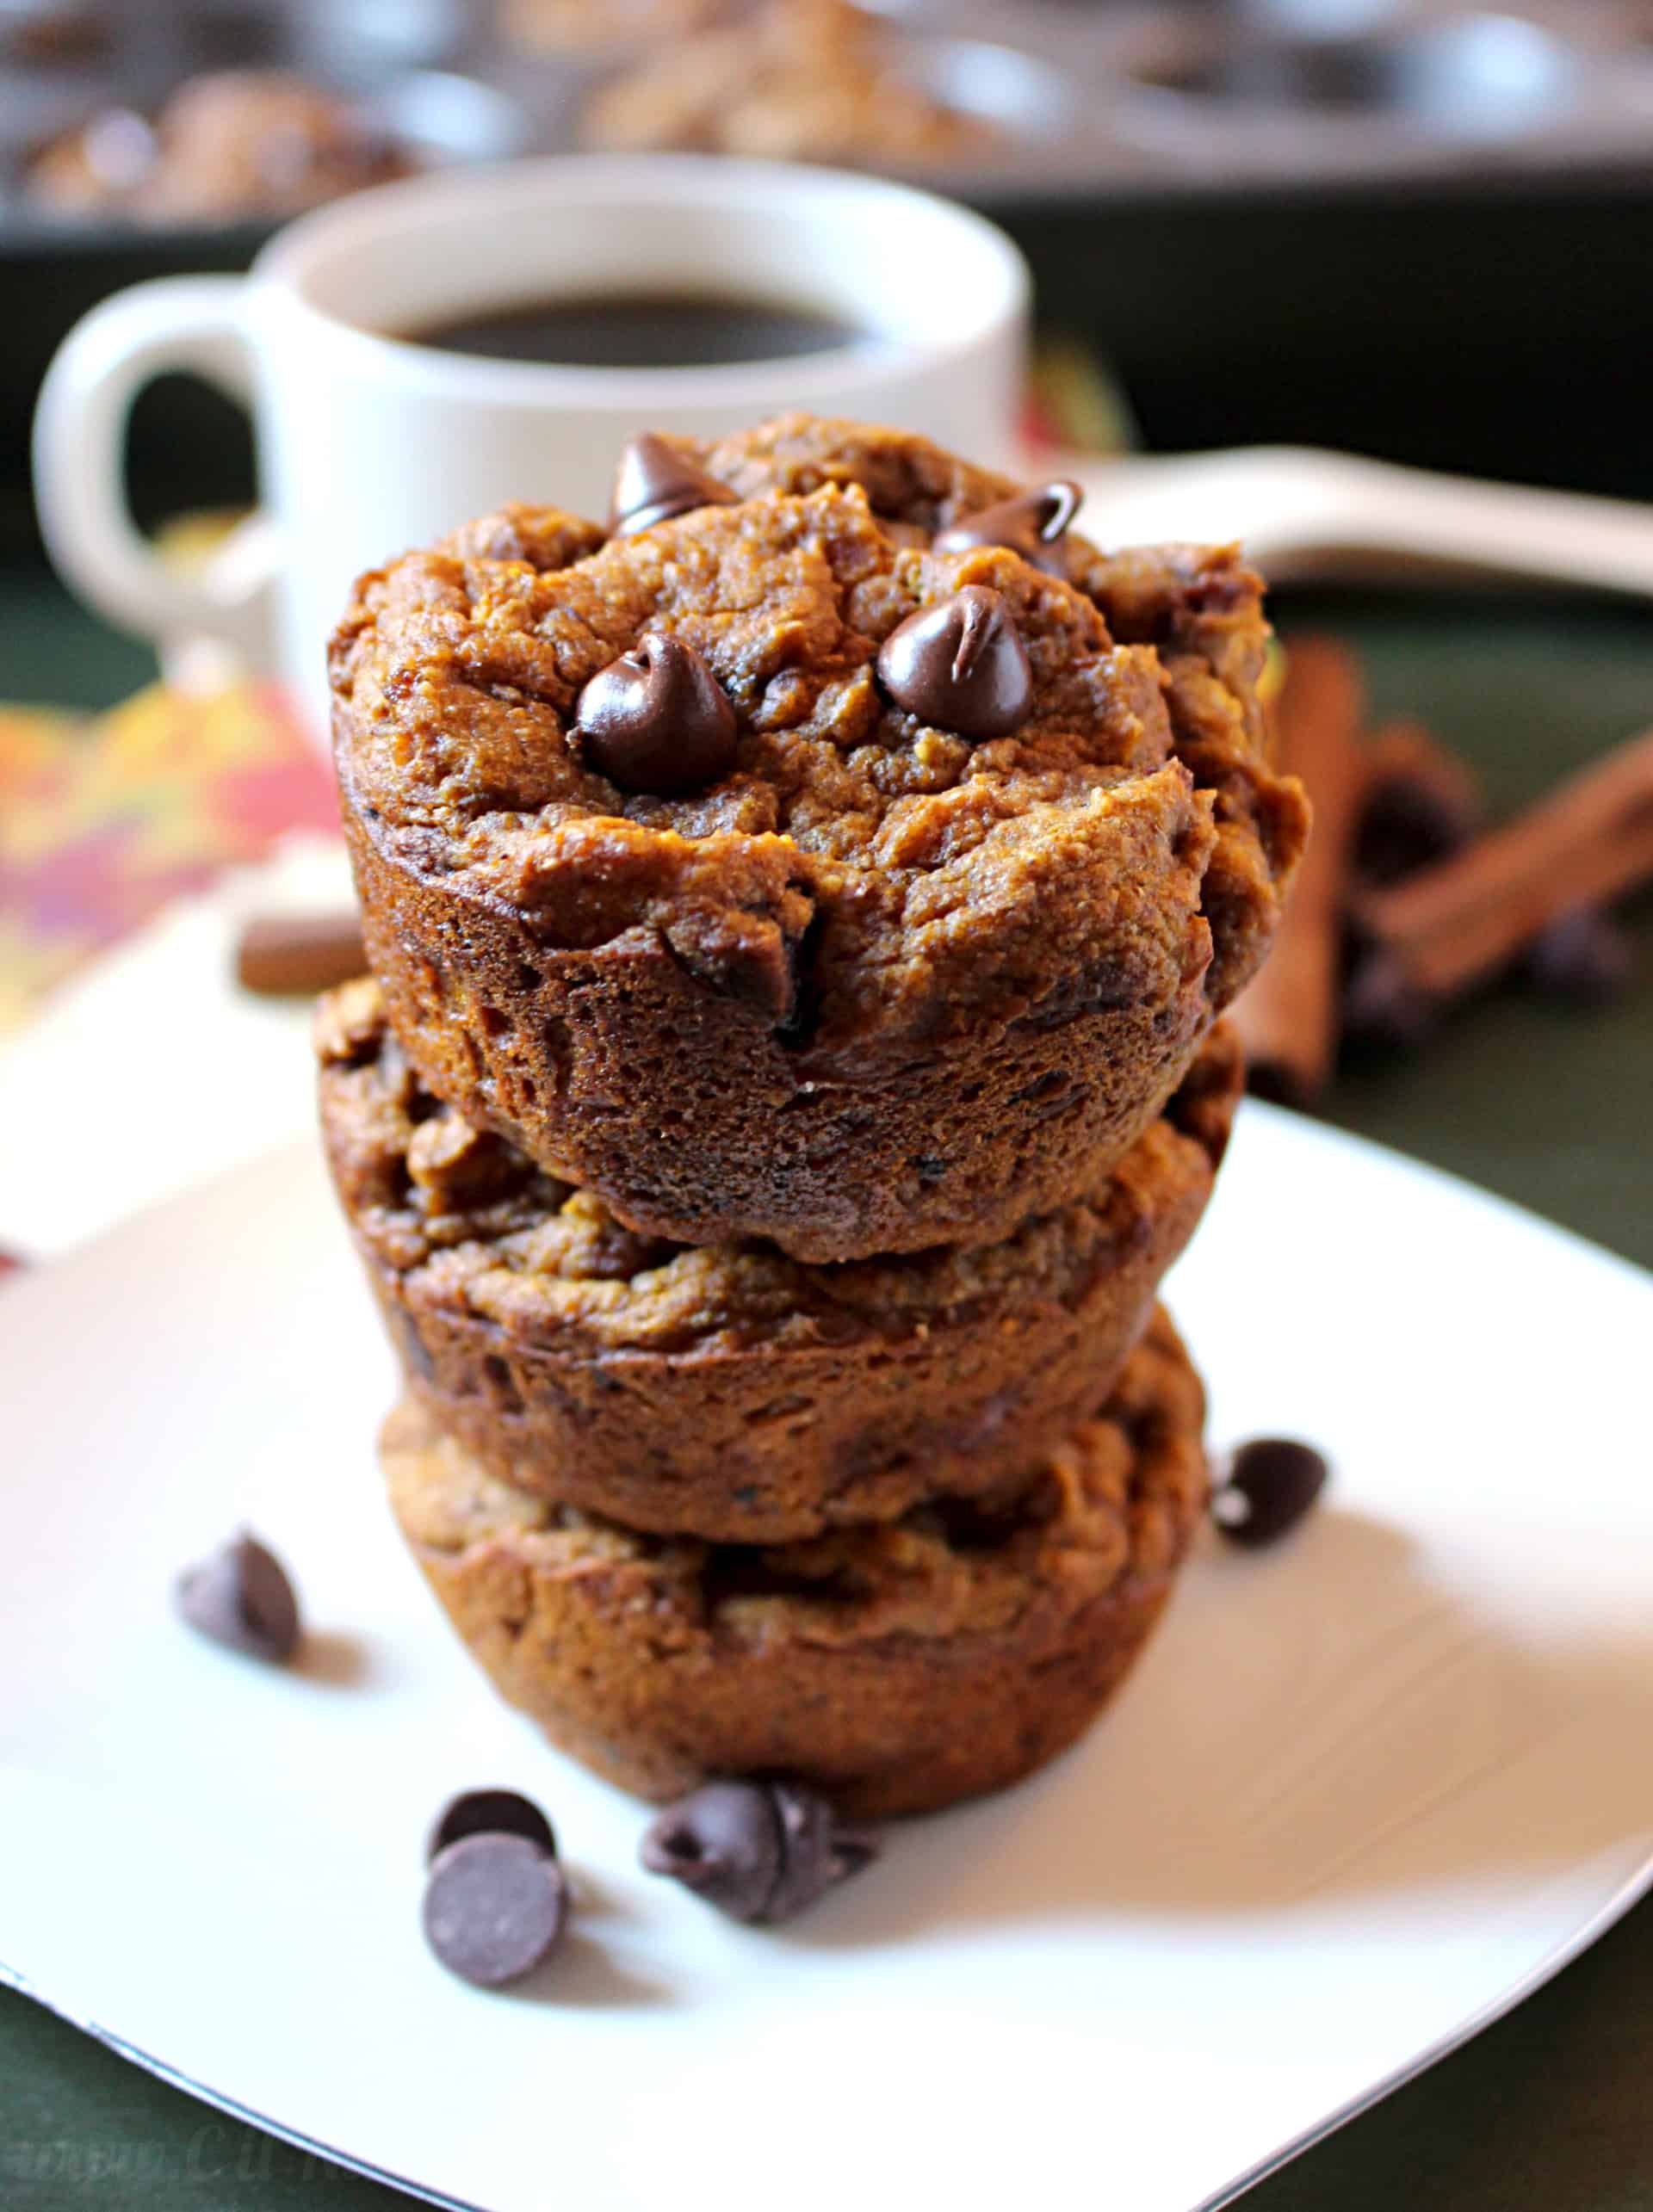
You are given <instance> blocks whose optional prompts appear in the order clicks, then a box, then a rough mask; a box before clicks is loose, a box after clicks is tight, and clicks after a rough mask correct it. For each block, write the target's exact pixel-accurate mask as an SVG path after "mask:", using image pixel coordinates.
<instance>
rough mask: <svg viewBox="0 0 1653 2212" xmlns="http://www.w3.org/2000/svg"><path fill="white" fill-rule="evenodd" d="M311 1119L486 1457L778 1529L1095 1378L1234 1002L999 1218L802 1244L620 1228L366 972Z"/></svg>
mask: <svg viewBox="0 0 1653 2212" xmlns="http://www.w3.org/2000/svg"><path fill="white" fill-rule="evenodd" d="M318 1042H319V1050H320V1054H321V1084H320V1088H321V1119H322V1128H323V1132H324V1135H325V1142H326V1148H327V1152H328V1157H329V1159H330V1161H331V1165H332V1170H333V1174H334V1178H335V1181H336V1183H337V1189H338V1192H339V1196H340V1198H341V1200H342V1202H343V1204H344V1211H345V1214H346V1215H347V1216H348V1218H349V1220H350V1226H351V1230H352V1233H353V1234H354V1237H355V1239H356V1245H357V1248H358V1250H359V1251H360V1252H361V1255H362V1259H363V1261H364V1263H365V1264H366V1267H367V1270H368V1276H369V1279H370V1281H371V1282H372V1284H373V1287H374V1289H375V1293H376V1294H377V1296H378V1299H379V1302H380V1306H381V1310H382V1312H383V1313H384V1316H385V1319H386V1321H387V1325H388V1327H389V1331H390V1334H391V1337H392V1339H393V1343H394V1344H395V1345H396V1347H397V1350H398V1351H399V1356H400V1358H401V1362H402V1365H403V1369H404V1372H405V1375H406V1380H407V1383H408V1386H409V1389H410V1392H411V1394H412V1396H413V1397H414V1398H415V1399H417V1400H418V1403H419V1404H420V1405H421V1406H423V1407H424V1410H425V1411H426V1412H429V1413H430V1415H431V1416H432V1418H434V1420H435V1421H436V1424H438V1425H439V1426H440V1427H442V1428H443V1429H444V1430H449V1431H450V1432H451V1433H452V1434H453V1435H454V1436H455V1437H457V1438H458V1439H459V1440H460V1441H461V1443H463V1444H464V1445H465V1446H466V1447H467V1449H468V1450H469V1451H470V1452H471V1453H473V1454H474V1455H475V1457H476V1459H477V1460H478V1461H479V1462H480V1465H481V1466H482V1467H485V1468H486V1470H487V1471H488V1472H489V1473H490V1474H493V1475H495V1476H497V1477H499V1478H501V1479H503V1480H507V1481H510V1482H512V1483H514V1484H516V1485H517V1486H518V1487H519V1488H521V1489H523V1490H528V1491H531V1492H536V1493H537V1494H539V1495H542V1496H545V1497H548V1498H554V1499H558V1500H560V1501H562V1502H564V1503H566V1504H569V1505H576V1506H579V1507H582V1508H585V1509H586V1510H588V1511H593V1512H597V1513H604V1514H609V1515H612V1516H613V1517H615V1518H616V1519H617V1520H621V1521H623V1522H626V1523H628V1524H630V1525H631V1526H633V1527H635V1528H638V1529H658V1530H662V1531H666V1532H667V1533H672V1532H680V1533H684V1534H689V1535H699V1536H703V1537H707V1538H709V1539H712V1540H714V1541H719V1542H735V1543H779V1542H789V1541H792V1540H794V1539H797V1538H801V1537H807V1536H810V1535H816V1534H818V1533H820V1531H821V1530H823V1529H828V1528H832V1527H835V1526H841V1525H843V1524H844V1523H853V1522H863V1521H870V1520H887V1519H890V1518H894V1517H897V1516H899V1515H901V1513H904V1512H906V1511H907V1510H908V1508H909V1507H911V1506H912V1505H914V1504H915V1503H916V1502H918V1501H919V1499H920V1498H923V1497H924V1496H926V1494H929V1493H931V1492H936V1491H942V1492H948V1493H950V1494H952V1495H955V1496H958V1497H972V1496H980V1495H981V1494H982V1493H984V1492H992V1491H994V1490H995V1489H997V1488H999V1487H1000V1486H1002V1485H1003V1484H1004V1483H1005V1482H1006V1481H1007V1480H1013V1479H1014V1477H1015V1476H1016V1475H1017V1474H1018V1473H1020V1472H1021V1471H1022V1470H1024V1469H1025V1468H1026V1467H1027V1466H1028V1465H1029V1464H1030V1463H1031V1461H1032V1460H1033V1459H1034V1458H1035V1457H1036V1456H1037V1454H1038V1453H1039V1452H1041V1451H1043V1450H1045V1449H1049V1448H1051V1447H1053V1446H1054V1445H1056V1443H1059V1442H1060V1441H1061V1439H1062V1437H1064V1436H1065V1435H1067V1434H1068V1432H1069V1431H1070V1430H1072V1429H1073V1428H1074V1426H1075V1425H1076V1424H1078V1423H1079V1422H1080V1421H1081V1420H1082V1419H1083V1418H1085V1417H1086V1416H1087V1415H1088V1414H1089V1413H1091V1412H1093V1411H1094V1409H1095V1407H1096V1406H1098V1405H1099V1404H1100V1403H1101V1401H1102V1399H1104V1398H1105V1396H1106V1394H1107V1393H1108V1391H1109V1389H1110V1388H1111V1386H1112V1384H1113V1382H1114V1380H1115V1378H1116V1376H1117V1374H1118V1372H1119V1369H1120V1368H1121V1366H1122V1365H1123V1363H1124V1359H1125V1357H1126V1356H1127V1354H1128V1353H1129V1351H1130V1348H1131V1346H1132V1345H1133V1344H1135V1343H1136V1339H1137V1338H1138V1337H1139V1336H1140V1334H1141V1333H1142V1328H1143V1325H1144V1324H1145V1323H1146V1321H1147V1319H1148V1313H1149V1310H1150V1308H1151V1306H1152V1303H1153V1300H1154V1294H1155V1290H1156V1288H1158V1285H1159V1282H1160V1280H1161V1276H1163V1275H1164V1273H1165V1271H1166V1270H1167V1267H1169V1266H1170V1264H1171V1263H1172V1262H1173V1260H1174V1259H1175V1258H1176V1257H1177V1255H1178V1254H1179V1252H1180V1251H1181V1250H1182V1248H1183V1246H1184V1245H1186V1242H1187V1240H1188V1239H1189V1237H1190V1236H1191V1235H1192V1233H1193V1230H1194V1227H1195V1226H1196V1224H1197V1223H1198V1220H1199V1217H1200V1214H1201V1213H1202V1212H1203V1211H1204V1206H1205V1202H1206V1200H1207V1198H1208V1197H1209V1196H1210V1189H1211V1183H1212V1179H1213V1177H1214V1176H1215V1173H1216V1171H1217V1162H1218V1161H1219V1160H1220V1159H1221V1157H1222V1153H1223V1146H1224V1145H1225V1144H1226V1142H1227V1139H1228V1134H1229V1125H1230V1122H1231V1121H1232V1118H1233V1114H1234V1109H1235V1104H1236V1103H1237V1099H1238V1094H1239V1086H1240V1075H1241V1070H1240V1063H1239V1054H1238V1052H1237V1050H1236V1049H1235V1046H1234V1044H1233V1042H1232V1040H1231V1038H1230V1036H1229V1034H1228V1032H1227V1031H1226V1030H1225V1029H1217V1030H1216V1031H1214V1032H1213V1033H1212V1035H1211V1036H1210V1038H1209V1039H1208V1040H1207V1041H1206V1043H1205V1045H1204V1047H1202V1049H1201V1051H1200V1053H1199V1055H1198V1058H1197V1059H1196V1060H1195V1062H1194V1065H1193V1066H1192V1068H1191V1069H1190V1071H1189V1072H1188V1074H1187V1076H1186V1078H1184V1081H1183V1084H1182V1086H1181V1088H1180V1089H1179V1091H1177V1093H1176V1095H1175V1096H1174V1097H1173V1099H1172V1101H1171V1103H1170V1104H1169V1106H1168V1107H1167V1109H1166V1112H1165V1113H1164V1114H1163V1115H1161V1118H1160V1119H1159V1120H1158V1121H1155V1123H1154V1124H1153V1125H1152V1126H1151V1127H1150V1128H1148V1130H1147V1131H1146V1132H1145V1133H1144V1134H1143V1135H1142V1137H1141V1138H1140V1139H1139V1140H1137V1142H1136V1145H1135V1146H1133V1147H1132V1149H1131V1151H1130V1152H1128V1153H1127V1154H1126V1156H1125V1158H1124V1160H1122V1161H1121V1162H1120V1164H1119V1165H1118V1166H1117V1168H1116V1169H1115V1171H1113V1173H1112V1175H1111V1177H1107V1178H1106V1179H1105V1181H1104V1182H1103V1183H1101V1184H1100V1185H1099V1187H1098V1188H1097V1189H1095V1190H1093V1191H1091V1192H1088V1193H1087V1194H1086V1196H1084V1197H1083V1198H1080V1199H1078V1200H1075V1201H1074V1202H1073V1203H1072V1204H1071V1205H1068V1206H1067V1207H1064V1208H1060V1209H1059V1210H1058V1211H1056V1213H1053V1214H1046V1215H1043V1216H1041V1217H1038V1218H1036V1219H1035V1220H1031V1221H1029V1222H1025V1223H1024V1224H1023V1226H1021V1227H1020V1228H1019V1229H1018V1230H1017V1231H1015V1232H1014V1233H1012V1235H1011V1236H1009V1237H1007V1238H1006V1239H1002V1240H1001V1241H1000V1242H999V1243H997V1244H993V1245H975V1246H970V1247H966V1248H959V1247H953V1246H943V1247H941V1248H939V1249H937V1250H932V1251H927V1252H919V1253H913V1254H908V1255H901V1256H896V1257H891V1258H888V1259H880V1260H864V1261H845V1262H839V1263H836V1264H824V1265H810V1264H807V1263H805V1262H802V1261H799V1260H794V1259H791V1258H789V1257H787V1255H786V1254H784V1253H783V1252H781V1251H778V1250H777V1248H776V1247H775V1246H773V1245H763V1244H759V1243H756V1242H752V1241H748V1242H747V1243H745V1244H731V1245H712V1246H699V1247H692V1248H684V1247H682V1246H675V1245H668V1244H665V1243H662V1242H660V1241H659V1240H656V1239H647V1238H644V1237H641V1236H639V1235H638V1234H637V1233H635V1231H632V1230H628V1229H625V1228H622V1226H621V1225H620V1224H619V1223H618V1222H617V1221H616V1220H615V1219H614V1217H613V1215H612V1214H610V1213H609V1211H608V1210H607V1208H605V1207H604V1205H603V1203H602V1202H601V1201H600V1200H598V1199H597V1198H594V1197H593V1196H591V1194H590V1193H589V1192H585V1191H576V1190H571V1189H569V1188H568V1187H567V1186H566V1184H561V1183H556V1182H554V1181H553V1180H552V1179H551V1178H550V1177H547V1176H546V1175H545V1174H544V1173H543V1172H542V1171H539V1170H537V1169H536V1168H535V1166H534V1165H533V1163H532V1162H531V1161H530V1160H529V1159H527V1158H526V1157H525V1156H524V1155H523V1154H522V1153H520V1152H514V1151H513V1150H512V1149H511V1147H510V1146H507V1145H505V1142H504V1141H503V1140H501V1139H500V1138H498V1137H497V1136H494V1135H492V1134H486V1133H482V1132H479V1131H478V1130H476V1129H475V1128H474V1127H473V1126H472V1125H471V1124H470V1123H468V1122H467V1121H465V1120H464V1119H463V1118H462V1117H461V1115H458V1114H456V1113H455V1112H454V1110H453V1109H451V1108H449V1107H442V1106H439V1105H438V1104H437V1103H436V1100H435V1099H434V1098H432V1097H431V1096H430V1093H429V1092H428V1091H425V1090H424V1087H423V1086H422V1085H421V1084H419V1082H418V1078H417V1077H415V1076H414V1075H413V1073H412V1071H411V1069H410V1068H409V1066H408V1063H407V1061H406V1059H405V1058H404V1056H403V1054H402V1053H401V1051H400V1048H399V1047H398V1046H397V1044H396V1043H395V1041H394V1039H393V1036H392V1035H391V1033H390V1031H389V1030H388V1029H387V1025H386V1023H385V1019H384V1012H383V1004H382V1000H381V996H380V993H379V992H378V989H377V987H376V986H375V985H374V984H372V983H370V982H363V983H360V984H354V985H349V986H346V987H345V988H344V990H343V991H340V992H335V993H333V994H332V996H331V998H329V999H327V1000H325V1001H324V1003H323V1006H322V1009H321V1012H320V1016H319V1025H318Z"/></svg>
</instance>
